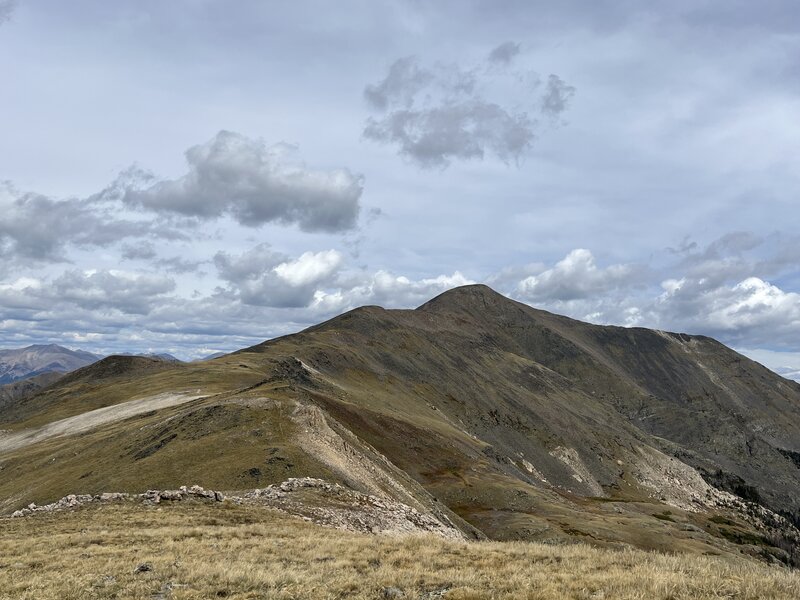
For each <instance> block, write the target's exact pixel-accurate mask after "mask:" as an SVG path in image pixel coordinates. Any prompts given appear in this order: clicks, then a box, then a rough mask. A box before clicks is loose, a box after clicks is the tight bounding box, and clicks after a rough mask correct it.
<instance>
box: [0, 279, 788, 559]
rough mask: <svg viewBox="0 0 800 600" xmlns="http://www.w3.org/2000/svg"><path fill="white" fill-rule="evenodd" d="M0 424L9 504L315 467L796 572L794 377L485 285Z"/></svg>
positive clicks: (150, 371) (36, 402)
mask: <svg viewBox="0 0 800 600" xmlns="http://www.w3.org/2000/svg"><path fill="white" fill-rule="evenodd" d="M0 429H3V430H6V432H5V433H4V434H0V461H2V469H0V512H5V511H11V510H15V509H17V508H20V507H22V506H25V505H27V504H28V503H30V502H38V503H42V502H45V501H46V502H52V501H55V500H58V498H60V497H62V496H65V495H67V494H71V493H100V492H104V491H120V492H143V491H145V490H147V489H170V488H175V487H176V486H179V485H183V484H190V483H198V484H200V485H203V486H205V487H208V488H212V489H221V490H248V489H253V488H262V487H264V486H267V485H269V484H277V483H280V482H281V481H284V480H286V479H288V478H290V477H313V478H319V479H322V480H325V481H329V482H332V483H334V484H340V485H342V486H345V487H346V488H348V489H352V490H354V491H356V492H359V493H366V494H372V495H377V496H380V497H385V498H388V499H391V501H393V502H400V503H402V504H404V505H407V506H409V507H412V508H413V509H414V510H416V511H418V512H420V513H422V514H425V515H429V516H430V517H431V518H433V519H436V520H438V521H439V522H441V523H444V524H445V525H447V527H451V528H455V529H457V530H458V531H460V532H461V534H463V535H464V536H467V537H476V538H482V537H488V538H491V539H496V540H520V539H521V540H539V541H546V542H548V543H563V542H567V541H575V540H580V541H585V542H589V543H592V544H595V545H599V546H607V547H627V546H636V547H639V548H643V549H647V550H660V551H668V552H675V551H680V552H690V553H696V554H723V555H730V556H738V555H740V554H741V553H742V552H744V553H746V554H749V555H753V556H755V557H759V558H762V559H765V558H766V559H770V560H780V561H783V562H786V563H790V564H800V552H799V551H800V531H798V530H797V529H796V527H795V525H797V524H799V523H800V384H798V383H796V382H793V381H789V380H787V379H784V378H782V377H780V376H779V375H776V374H775V373H773V372H772V371H769V370H768V369H766V368H765V367H763V366H761V365H759V364H758V363H755V362H753V361H751V360H749V359H747V358H745V357H744V356H741V355H739V354H737V353H736V352H734V351H733V350H731V349H729V348H727V347H725V346H724V345H722V344H720V343H719V342H717V341H715V340H713V339H710V338H707V337H704V336H695V335H688V334H683V333H668V332H663V331H653V330H647V329H639V328H632V329H627V328H621V327H605V326H597V325H590V324H587V323H582V322H580V321H576V320H573V319H569V318H566V317H562V316H559V315H555V314H551V313H548V312H545V311H541V310H537V309H534V308H531V307H529V306H527V305H525V304H521V303H518V302H514V301H512V300H509V299H508V298H506V297H504V296H501V295H500V294H497V293H496V292H494V291H492V290H491V289H489V288H487V287H485V286H466V287H462V288H456V289H454V290H450V291H448V292H446V293H444V294H442V295H440V296H438V297H436V298H434V299H432V300H431V301H429V302H427V303H425V304H424V305H422V306H420V307H419V308H417V309H415V310H385V309H382V308H380V307H377V306H367V307H362V308H359V309H356V310H353V311H350V312H348V313H345V314H343V315H340V316H338V317H335V318H334V319H331V320H330V321H327V322H325V323H322V324H320V325H317V326H314V327H311V328H309V329H307V330H305V331H303V332H300V333H298V334H295V335H289V336H284V337H281V338H277V339H274V340H270V341H268V342H264V343H263V344H259V345H257V346H253V347H251V348H247V349H244V350H240V351H238V352H235V353H233V354H229V355H226V356H223V357H221V358H218V359H216V360H213V361H206V362H195V363H167V362H164V361H158V360H153V359H148V358H143V357H138V358H136V357H109V358H106V359H104V360H102V361H99V362H97V363H95V364H93V365H91V366H88V367H85V368H83V369H79V370H77V371H75V372H73V373H71V374H70V375H68V376H66V377H64V378H62V379H61V380H59V381H57V382H56V383H55V384H54V385H52V386H50V387H48V388H46V389H43V390H41V391H39V392H38V393H34V394H33V395H29V396H26V397H24V398H22V399H21V400H19V401H18V402H16V403H13V404H12V405H11V406H10V407H8V408H7V409H6V410H4V411H2V412H0ZM307 497H310V496H307Z"/></svg>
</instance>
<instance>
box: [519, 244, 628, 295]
mask: <svg viewBox="0 0 800 600" xmlns="http://www.w3.org/2000/svg"><path fill="white" fill-rule="evenodd" d="M638 272H639V269H637V268H636V267H634V266H632V265H611V266H609V267H606V268H605V269H601V268H598V267H597V264H596V262H595V259H594V256H593V255H592V253H591V252H590V251H589V250H586V249H583V248H577V249H575V250H572V251H571V252H570V253H569V254H567V256H566V257H564V258H563V259H562V260H560V261H558V262H557V263H556V265H555V266H554V267H553V268H552V269H547V270H545V271H542V272H541V273H539V274H537V275H531V276H529V277H526V278H525V279H523V280H522V281H520V282H519V284H518V285H517V290H516V293H517V295H518V296H519V297H520V298H523V299H525V300H529V301H556V300H557V301H569V300H577V299H582V298H587V297H590V296H597V297H599V296H602V295H603V294H605V293H607V292H609V291H611V290H615V289H619V288H620V287H624V286H626V285H628V284H630V283H632V282H633V280H634V277H635V276H636V275H637V274H638Z"/></svg>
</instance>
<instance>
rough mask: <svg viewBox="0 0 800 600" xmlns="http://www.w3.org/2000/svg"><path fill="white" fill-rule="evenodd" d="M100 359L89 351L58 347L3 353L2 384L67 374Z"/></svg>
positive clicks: (29, 347)
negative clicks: (49, 375)
mask: <svg viewBox="0 0 800 600" xmlns="http://www.w3.org/2000/svg"><path fill="white" fill-rule="evenodd" d="M99 358H100V357H99V356H96V355H94V354H91V353H89V352H83V351H82V350H70V349H69V348H64V347H62V346H56V345H55V344H49V345H34V346H27V347H26V348H18V349H13V350H0V385H2V384H6V383H12V382H14V381H19V380H21V379H26V378H28V377H35V376H36V375H41V374H43V373H53V372H55V373H67V372H69V371H74V370H75V369H79V368H81V367H84V366H86V365H88V364H91V363H93V362H95V361H97V360H99Z"/></svg>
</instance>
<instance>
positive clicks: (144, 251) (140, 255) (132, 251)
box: [120, 241, 156, 260]
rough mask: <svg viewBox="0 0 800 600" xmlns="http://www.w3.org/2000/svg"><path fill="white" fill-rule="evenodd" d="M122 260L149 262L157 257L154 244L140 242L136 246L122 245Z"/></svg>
mask: <svg viewBox="0 0 800 600" xmlns="http://www.w3.org/2000/svg"><path fill="white" fill-rule="evenodd" d="M120 249H121V251H122V260H149V259H151V258H155V257H156V249H155V246H153V242H147V241H145V242H139V243H136V244H122V247H121V248H120Z"/></svg>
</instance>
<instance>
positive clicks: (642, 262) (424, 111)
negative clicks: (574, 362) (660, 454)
mask: <svg viewBox="0 0 800 600" xmlns="http://www.w3.org/2000/svg"><path fill="white" fill-rule="evenodd" d="M799 18H800V7H798V6H797V3H796V1H795V0H785V1H778V0H774V1H771V0H764V1H762V2H750V1H746V0H719V1H699V0H686V1H681V0H676V1H673V2H669V3H659V4H658V6H656V5H654V4H653V3H641V2H634V1H625V0H618V1H614V2H612V1H605V0H591V1H589V0H585V1H577V0H572V1H563V2H535V1H528V0H526V1H519V2H515V1H507V2H494V1H485V2H483V1H472V2H469V1H459V2H436V3H432V2H423V1H422V0H394V1H381V0H362V1H344V0H343V1H340V2H335V3H332V2H324V1H318V2H304V1H298V2H292V3H285V2H261V1H259V2H256V1H253V2H246V1H242V2H235V3H231V2H221V1H219V2H217V1H211V0H175V1H171V2H160V1H147V0H137V1H136V2H133V1H130V2H103V1H100V0H96V1H88V0H87V1H83V0H76V1H73V2H58V1H55V0H52V1H46V0H18V1H17V2H7V1H2V0H0V70H2V75H3V77H2V79H3V91H2V94H0V116H1V117H2V124H3V127H2V136H0V182H2V183H0V261H1V262H0V346H2V347H19V346H24V345H28V344H30V343H43V342H55V343H60V344H63V345H67V346H70V347H80V348H83V349H87V350H91V351H96V352H102V353H109V352H119V351H133V352H147V351H159V352H161V351H163V352H171V353H173V354H175V355H177V356H179V357H181V358H198V357H201V356H204V355H207V354H210V353H212V352H216V351H227V350H233V349H236V348H240V347H243V346H246V345H249V344H252V343H256V342H259V341H261V340H263V339H265V338H269V337H273V336H275V335H280V334H284V333H288V332H292V331H296V330H298V329H301V328H303V327H305V326H308V325H310V324H313V323H316V322H319V321H320V320H323V319H326V318H329V317H331V316H333V315H335V314H337V313H339V312H342V311H344V310H346V309H349V308H352V307H355V306H358V305H363V304H380V305H383V306H387V307H413V306H416V305H418V304H420V303H422V302H424V301H425V300H427V299H428V298H429V297H431V296H433V295H435V294H437V293H439V292H441V291H443V290H445V289H448V288H450V287H453V286H456V285H461V284H465V283H470V282H484V283H488V284H489V285H491V286H493V287H494V288H495V289H497V290H498V291H500V292H502V293H504V294H507V295H509V296H511V297H513V298H515V299H518V300H521V301H524V302H527V303H529V304H531V305H533V306H536V307H541V308H545V309H547V310H552V311H554V312H558V313H562V314H567V315H570V316H573V317H577V318H579V319H583V320H588V321H591V322H595V323H611V324H620V325H628V326H644V327H654V328H659V329H667V330H679V331H686V332H690V333H702V334H707V335H711V336H714V337H716V338H718V339H720V340H721V341H723V342H725V343H727V344H729V345H731V346H733V347H735V348H737V349H739V350H741V351H743V352H745V353H747V354H749V355H751V356H753V357H755V358H756V359H757V360H759V361H761V362H763V363H765V364H767V365H768V366H770V367H772V368H775V369H783V371H782V372H784V373H786V374H791V372H792V371H796V372H798V373H795V376H797V377H800V268H799V267H798V265H799V264H800V208H798V191H799V190H800V153H799V152H798V150H799V149H800V146H799V143H800V33H799V32H800V29H799V28H798V19H799Z"/></svg>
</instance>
